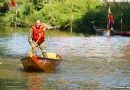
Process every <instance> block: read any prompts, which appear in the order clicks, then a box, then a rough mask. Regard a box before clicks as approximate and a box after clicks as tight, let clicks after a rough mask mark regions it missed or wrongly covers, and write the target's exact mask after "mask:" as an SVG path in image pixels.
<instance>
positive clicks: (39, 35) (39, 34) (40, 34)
mask: <svg viewBox="0 0 130 90" xmlns="http://www.w3.org/2000/svg"><path fill="white" fill-rule="evenodd" d="M45 30H46V28H45V26H44V24H43V23H42V22H41V21H40V20H37V21H36V23H35V24H34V25H32V28H31V30H30V34H29V37H28V41H29V43H30V45H31V46H32V52H33V53H34V54H36V47H39V48H40V50H41V52H42V54H43V57H45V56H46V53H45V50H44V49H45V43H44V40H45V33H44V32H45Z"/></svg>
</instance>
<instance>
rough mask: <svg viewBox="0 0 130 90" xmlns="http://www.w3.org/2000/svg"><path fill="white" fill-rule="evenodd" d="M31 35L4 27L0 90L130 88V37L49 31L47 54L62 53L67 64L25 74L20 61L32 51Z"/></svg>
mask: <svg viewBox="0 0 130 90" xmlns="http://www.w3.org/2000/svg"><path fill="white" fill-rule="evenodd" d="M28 32H29V29H28V28H12V27H1V28H0V71H1V74H0V90H34V89H37V90H118V89H119V88H120V90H122V89H124V90H129V89H130V37H121V36H113V37H111V38H107V37H104V36H91V37H85V36H83V35H76V34H70V33H65V32H60V31H47V32H46V35H47V36H46V51H48V52H56V53H58V54H60V55H61V56H62V57H63V61H62V62H61V64H60V66H59V69H58V70H57V71H56V72H55V73H40V72H39V73H36V72H25V71H23V67H22V64H21V62H20V59H21V58H24V57H26V56H27V55H28V52H29V51H30V49H31V47H30V45H29V44H28V40H27V36H28ZM38 52H39V54H40V51H39V50H38ZM121 88H122V89H121Z"/></svg>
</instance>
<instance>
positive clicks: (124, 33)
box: [112, 31, 130, 36]
mask: <svg viewBox="0 0 130 90" xmlns="http://www.w3.org/2000/svg"><path fill="white" fill-rule="evenodd" d="M112 35H120V36H130V31H127V32H117V31H115V32H112Z"/></svg>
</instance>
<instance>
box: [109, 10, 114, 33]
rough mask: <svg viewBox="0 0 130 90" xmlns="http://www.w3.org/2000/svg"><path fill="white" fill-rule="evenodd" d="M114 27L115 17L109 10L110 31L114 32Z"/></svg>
mask: <svg viewBox="0 0 130 90" xmlns="http://www.w3.org/2000/svg"><path fill="white" fill-rule="evenodd" d="M113 26H114V17H113V15H112V12H111V10H110V8H109V10H108V29H109V30H110V31H111V32H112V31H113V30H114V29H113Z"/></svg>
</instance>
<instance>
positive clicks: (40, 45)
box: [39, 42, 47, 57]
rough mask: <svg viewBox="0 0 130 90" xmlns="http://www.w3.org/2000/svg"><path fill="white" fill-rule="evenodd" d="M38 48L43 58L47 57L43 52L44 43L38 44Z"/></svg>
mask: <svg viewBox="0 0 130 90" xmlns="http://www.w3.org/2000/svg"><path fill="white" fill-rule="evenodd" d="M39 48H40V50H41V52H42V55H43V57H47V55H46V51H45V43H44V42H43V43H41V44H39Z"/></svg>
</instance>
